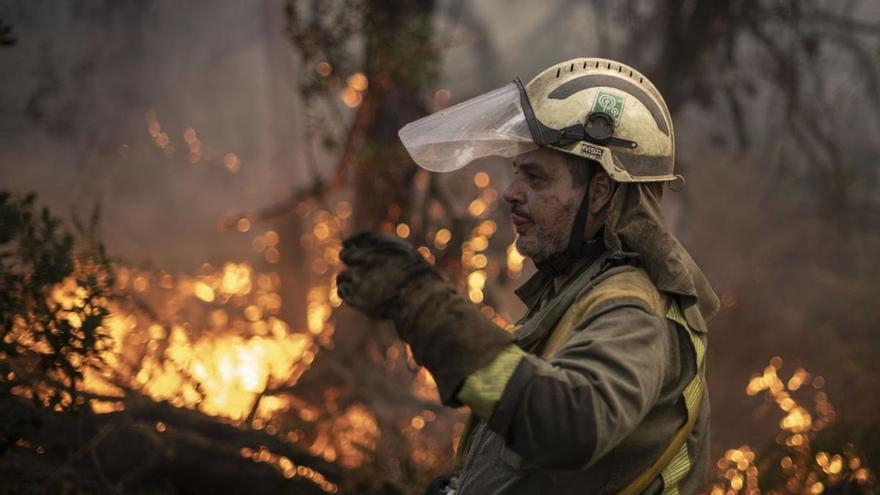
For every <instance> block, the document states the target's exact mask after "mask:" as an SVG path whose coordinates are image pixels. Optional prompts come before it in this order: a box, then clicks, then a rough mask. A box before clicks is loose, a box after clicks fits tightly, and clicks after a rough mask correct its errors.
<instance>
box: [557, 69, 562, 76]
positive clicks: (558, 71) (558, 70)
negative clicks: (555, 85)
mask: <svg viewBox="0 0 880 495" xmlns="http://www.w3.org/2000/svg"><path fill="white" fill-rule="evenodd" d="M561 71H562V67H559V68H557V69H556V77H559V73H560V72H561Z"/></svg>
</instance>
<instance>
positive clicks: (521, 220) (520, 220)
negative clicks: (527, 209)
mask: <svg viewBox="0 0 880 495" xmlns="http://www.w3.org/2000/svg"><path fill="white" fill-rule="evenodd" d="M510 221H511V222H513V225H514V227H515V229H516V231H517V232H519V231H520V230H522V229H523V228H524V227H525V226H526V225H528V224H530V223H532V220H531V219H530V218H529V217H527V216H525V215H523V214H522V213H519V214H518V213H516V212H513V211H511V212H510Z"/></svg>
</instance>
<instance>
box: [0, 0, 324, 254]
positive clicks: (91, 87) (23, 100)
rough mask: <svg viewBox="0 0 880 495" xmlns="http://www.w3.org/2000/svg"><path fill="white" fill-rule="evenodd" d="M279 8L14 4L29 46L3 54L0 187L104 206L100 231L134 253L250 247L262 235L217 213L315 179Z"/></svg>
mask: <svg viewBox="0 0 880 495" xmlns="http://www.w3.org/2000/svg"><path fill="white" fill-rule="evenodd" d="M282 7H283V2H281V1H280V0H266V1H263V2H260V3H254V2H247V3H241V2H212V1H195V2H183V3H181V2H173V1H151V2H113V1H106V2H90V3H86V4H81V3H77V2H64V3H61V4H59V3H58V2H50V1H33V2H5V5H3V6H2V7H0V14H2V15H3V16H4V20H5V21H6V22H9V23H12V24H13V26H14V32H15V35H16V36H17V38H18V43H17V44H16V45H15V46H13V47H12V48H10V49H5V50H2V51H0V64H2V67H3V68H4V71H5V73H6V77H5V78H4V81H3V91H2V93H0V129H2V138H0V139H2V143H3V145H2V151H0V183H2V184H3V188H4V189H8V190H12V191H18V192H24V191H36V192H38V193H39V197H40V200H41V202H42V203H44V204H46V205H48V206H50V207H52V208H53V209H55V210H56V211H59V212H65V211H73V212H76V213H78V214H79V215H80V216H83V215H87V214H88V212H89V211H90V209H91V208H92V207H93V205H95V204H100V205H101V209H102V217H103V221H102V232H101V237H102V238H103V239H104V241H105V242H106V244H107V245H108V247H109V249H110V251H111V252H112V253H114V254H116V255H119V256H121V257H123V258H125V259H126V260H128V261H131V262H136V263H145V262H148V263H154V264H155V265H157V266H160V267H162V268H165V269H169V270H192V269H194V268H195V267H197V266H198V265H199V264H200V263H202V262H204V261H209V262H214V263H219V262H222V261H224V260H227V259H240V258H241V257H242V256H245V254H244V253H247V252H248V246H249V242H250V238H249V236H248V235H242V234H241V233H239V232H221V231H220V230H219V229H218V222H219V220H220V219H222V218H223V217H224V215H227V214H230V213H233V212H247V211H251V210H254V209H257V208H260V207H265V206H267V205H271V204H273V203H275V202H278V201H279V200H281V199H283V198H285V197H287V195H288V194H290V193H291V192H292V190H293V189H294V188H296V187H298V185H299V184H301V183H304V182H305V181H306V180H307V179H309V177H308V174H307V173H306V172H305V169H304V167H302V166H301V165H300V163H301V161H302V160H303V153H302V150H301V147H302V146H301V143H303V139H302V136H303V132H304V129H303V126H302V112H303V109H302V107H301V105H300V103H299V101H298V99H297V93H296V88H297V86H296V85H297V74H296V70H297V66H296V61H295V57H294V52H293V50H292V49H291V48H290V47H289V45H288V44H287V42H286V40H285V39H284V37H283V36H284V34H283V28H284V26H283V22H284V19H283V16H282V15H281V13H282ZM151 122H155V123H156V124H158V126H160V127H159V131H158V132H157V133H156V134H157V136H158V137H159V139H156V137H157V136H151V134H150V132H149V131H150V129H149V128H148V126H149V124H150V123H151ZM187 129H192V131H189V132H187ZM185 134H186V135H185ZM162 135H164V137H161V136H162ZM194 149H195V151H196V152H197V153H196V152H193V150H194ZM172 150H173V151H172ZM251 234H253V233H251Z"/></svg>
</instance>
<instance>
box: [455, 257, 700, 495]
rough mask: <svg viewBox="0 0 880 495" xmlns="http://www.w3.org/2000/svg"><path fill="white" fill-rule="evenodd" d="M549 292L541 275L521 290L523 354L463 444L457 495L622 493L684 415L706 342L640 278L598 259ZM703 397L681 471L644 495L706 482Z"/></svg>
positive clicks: (548, 282) (663, 445) (519, 335)
mask: <svg viewBox="0 0 880 495" xmlns="http://www.w3.org/2000/svg"><path fill="white" fill-rule="evenodd" d="M551 287H552V281H551V280H548V279H546V278H545V277H542V276H541V274H538V275H536V276H535V278H533V279H532V280H530V281H529V282H528V283H527V284H525V285H524V286H523V287H522V289H521V290H520V291H518V294H519V295H520V297H521V298H522V299H523V301H524V302H525V303H526V304H527V305H529V306H530V310H529V312H528V314H527V316H526V317H525V318H523V320H521V321H520V322H519V327H518V328H517V330H516V331H515V335H516V337H517V341H518V345H519V346H520V348H521V349H523V351H526V353H525V354H524V356H523V358H522V359H521V360H520V361H519V363H518V365H517V367H516V369H515V370H514V371H513V374H512V375H511V377H510V379H509V380H508V381H507V383H506V386H505V388H504V391H503V393H502V395H501V397H500V400H499V401H498V402H497V404H496V405H495V409H494V412H493V414H492V415H491V417H489V418H488V420H479V421H477V422H476V423H475V425H474V426H473V429H472V430H471V432H470V435H469V437H468V438H467V439H464V443H465V444H467V445H463V446H462V448H464V449H466V450H467V454H466V460H465V462H464V464H463V466H461V472H460V473H459V488H458V490H459V491H458V493H459V494H462V495H470V494H520V493H554V494H568V493H571V494H575V493H577V494H582V493H617V492H619V491H620V490H621V489H623V488H624V487H625V486H626V485H628V484H629V483H630V482H631V481H632V480H633V479H634V478H635V477H636V476H638V475H639V474H640V473H642V472H643V471H645V470H646V469H647V468H648V467H649V466H650V465H651V464H652V463H653V462H654V460H655V459H657V458H658V457H659V456H660V454H661V452H663V451H664V449H665V448H666V447H667V445H668V444H669V442H670V441H671V439H672V437H673V436H674V434H675V432H676V430H677V429H678V428H680V427H681V426H682V425H683V424H684V423H685V422H686V421H687V419H688V416H687V415H688V410H687V407H686V405H685V400H686V398H685V389H686V388H687V387H688V385H689V384H690V383H691V382H692V380H693V379H694V377H696V376H700V375H701V374H702V369H700V368H699V367H698V355H697V352H696V349H697V348H704V345H705V335H703V334H700V333H698V332H695V331H689V330H688V329H687V328H686V325H683V323H685V322H684V320H683V318H682V317H681V315H680V313H678V312H677V309H676V308H677V303H676V302H675V301H673V300H671V299H670V298H669V297H666V296H664V295H663V294H661V293H660V292H659V291H658V290H657V289H656V288H655V287H654V285H653V284H652V283H651V281H650V278H649V277H648V276H647V274H646V272H645V271H644V270H642V269H641V268H638V267H635V266H632V265H623V266H614V264H613V263H610V262H608V260H607V257H605V256H603V257H602V258H601V259H600V260H597V261H596V262H595V264H594V265H593V266H591V267H589V268H588V269H585V270H583V271H582V272H581V273H580V274H579V275H578V276H576V277H575V278H574V279H573V280H571V281H570V282H569V283H568V284H567V285H565V286H564V287H563V288H561V290H560V292H559V293H557V294H555V295H552V296H550V295H549V294H548V292H549V291H550V290H551ZM676 320H678V321H676ZM701 352H702V351H701ZM700 357H701V356H700ZM698 398H700V397H698ZM701 400H702V404H701V406H700V407H699V413H698V417H697V419H696V425H695V426H694V428H693V430H692V431H691V432H690V435H689V436H688V439H687V442H686V444H685V450H686V454H685V457H683V458H681V459H679V464H681V463H682V462H684V464H685V465H683V466H678V468H677V469H678V471H679V472H678V473H674V472H672V471H667V473H664V474H661V475H660V476H658V479H656V480H654V481H653V483H652V484H651V485H650V488H649V489H648V493H660V492H661V491H662V490H663V488H664V482H663V477H664V475H665V476H666V477H667V478H668V479H667V480H666V484H667V485H669V487H672V486H675V487H677V488H678V490H680V492H681V493H692V492H694V491H695V490H696V489H697V488H698V487H699V485H700V484H701V483H702V480H703V475H704V473H705V469H706V456H707V453H708V451H707V448H708V418H709V399H708V395H707V394H705V393H703V394H702V396H701ZM674 475H677V476H678V477H677V478H674V477H673V476H674ZM670 491H671V490H670Z"/></svg>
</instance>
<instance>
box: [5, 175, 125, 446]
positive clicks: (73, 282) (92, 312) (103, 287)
mask: <svg viewBox="0 0 880 495" xmlns="http://www.w3.org/2000/svg"><path fill="white" fill-rule="evenodd" d="M34 203H35V195H33V194H30V195H27V196H24V197H15V196H12V195H11V194H9V193H7V192H0V337H2V339H0V397H9V396H10V395H12V394H16V395H22V396H26V397H30V398H31V399H33V401H34V402H35V403H36V404H37V405H39V406H42V407H48V408H51V409H55V410H74V409H77V408H79V407H81V406H83V405H84V404H85V403H86V401H85V399H84V398H83V397H82V396H81V394H80V393H79V391H78V384H79V383H80V382H81V381H82V379H83V371H84V369H85V367H86V366H88V365H91V364H94V363H97V362H98V360H99V358H98V353H99V352H100V351H101V349H102V346H103V345H104V343H105V339H106V334H105V331H104V329H103V327H102V326H101V325H102V323H103V322H104V318H105V317H106V316H107V315H108V314H109V310H108V309H107V300H108V297H109V290H110V287H111V286H112V272H111V270H110V264H109V260H108V258H107V256H106V254H105V253H104V250H103V248H102V246H101V245H100V244H99V243H97V242H90V243H86V246H87V247H86V248H85V249H84V250H77V243H76V242H75V238H74V236H73V235H72V234H71V233H69V232H67V231H65V230H63V228H62V224H61V221H60V220H59V219H58V218H57V217H55V216H53V215H52V214H51V213H50V212H49V210H48V209H46V208H43V209H41V210H39V211H37V210H36V208H35V205H34ZM96 221H97V216H93V222H92V225H93V226H94V224H95V223H96ZM8 412H9V411H3V412H0V414H3V416H4V417H3V418H0V419H2V422H0V428H2V430H0V445H2V444H4V443H6V442H11V441H15V440H16V438H15V437H16V435H15V434H14V431H17V428H16V427H15V424H16V423H20V422H21V421H18V420H14V418H9V417H6V415H5V413H8Z"/></svg>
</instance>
